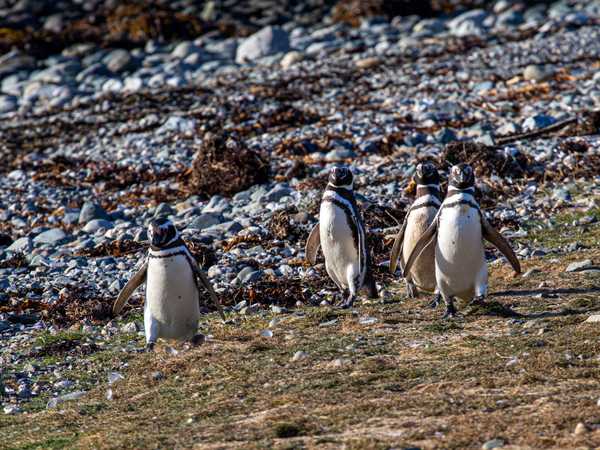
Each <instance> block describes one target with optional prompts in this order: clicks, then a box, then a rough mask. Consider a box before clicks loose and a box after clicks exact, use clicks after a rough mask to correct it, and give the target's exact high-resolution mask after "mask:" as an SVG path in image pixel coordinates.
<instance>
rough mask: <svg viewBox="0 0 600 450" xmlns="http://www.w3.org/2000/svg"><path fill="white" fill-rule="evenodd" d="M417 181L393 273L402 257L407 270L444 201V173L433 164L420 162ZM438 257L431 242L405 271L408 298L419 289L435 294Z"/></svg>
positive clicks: (396, 245)
mask: <svg viewBox="0 0 600 450" xmlns="http://www.w3.org/2000/svg"><path fill="white" fill-rule="evenodd" d="M414 181H415V183H416V185H417V198H416V200H415V202H414V203H413V204H412V205H411V207H410V208H409V209H408V211H407V213H406V217H405V218H404V223H403V224H402V228H401V229H400V232H399V233H398V235H397V236H396V239H395V241H394V246H393V247H392V253H391V256H390V272H391V273H395V272H396V267H397V265H398V259H400V268H401V269H404V266H405V262H406V261H407V260H408V257H409V255H410V253H411V252H412V250H413V248H414V247H415V245H416V243H417V242H418V240H419V238H420V237H421V236H422V235H423V234H424V233H425V231H426V230H427V228H429V226H430V225H431V223H432V222H433V219H434V218H435V216H436V214H437V212H438V209H439V207H440V205H441V204H442V200H441V194H440V176H439V174H438V171H437V169H436V167H435V166H434V165H433V164H432V163H430V162H423V163H420V164H418V165H417V169H416V171H415V175H414ZM434 257H435V246H434V245H429V246H427V247H426V248H425V249H424V250H423V252H422V253H421V254H420V255H419V256H418V258H416V260H415V262H414V264H413V266H412V267H411V269H410V271H409V272H406V271H405V276H406V290H407V295H408V297H411V298H414V297H417V296H418V293H419V292H427V293H433V292H435V291H436V283H435V265H434V264H435V263H434ZM438 301H439V294H437V293H436V296H435V298H434V300H433V302H432V303H431V305H432V306H437V303H438Z"/></svg>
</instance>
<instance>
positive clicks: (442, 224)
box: [113, 162, 521, 350]
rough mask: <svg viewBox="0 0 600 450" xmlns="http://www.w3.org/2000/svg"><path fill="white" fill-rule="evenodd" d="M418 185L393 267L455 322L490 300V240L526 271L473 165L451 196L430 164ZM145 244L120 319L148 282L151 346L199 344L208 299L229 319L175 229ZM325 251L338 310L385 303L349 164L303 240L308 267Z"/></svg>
mask: <svg viewBox="0 0 600 450" xmlns="http://www.w3.org/2000/svg"><path fill="white" fill-rule="evenodd" d="M413 181H414V183H415V185H416V199H415V201H414V203H413V204H412V205H411V206H410V207H409V208H408V210H407V212H406V215H405V219H404V222H403V223H402V225H401V227H400V230H399V232H398V233H397V234H396V236H395V239H394V243H393V246H392V249H391V254H390V264H389V268H390V271H391V272H392V273H395V272H396V269H397V267H398V264H399V266H400V271H401V274H402V277H403V278H404V279H405V281H406V289H407V296H408V297H411V298H414V297H418V296H419V295H420V294H423V293H425V294H432V295H433V296H434V297H433V300H432V301H431V303H430V305H431V306H434V307H435V306H437V305H438V303H439V302H440V300H442V299H443V302H444V304H445V307H446V311H445V313H444V316H443V317H444V318H451V317H453V316H455V315H456V313H457V311H456V307H455V305H454V300H455V299H456V298H458V299H461V300H463V301H466V302H470V303H474V304H482V303H483V302H484V301H485V297H486V295H487V286H488V271H487V263H486V259H485V250H484V245H483V241H484V239H485V240H487V241H489V242H490V243H491V244H493V245H494V246H495V247H496V248H498V250H500V252H502V254H503V255H504V256H505V257H506V258H507V259H508V261H509V263H510V264H511V266H512V267H513V269H514V271H515V272H516V273H517V274H518V273H520V272H521V267H520V264H519V261H518V259H517V257H516V255H515V253H514V252H513V250H512V249H511V247H510V244H509V243H508V242H507V241H506V239H505V238H504V237H503V236H502V235H501V234H500V233H499V232H498V231H497V230H495V229H494V228H493V227H492V226H491V225H490V223H489V222H488V221H487V219H486V218H485V214H484V213H483V211H482V210H481V208H480V207H479V204H478V203H477V201H476V200H475V176H474V173H473V169H472V168H471V166H469V165H468V164H464V163H462V164H457V165H455V166H453V167H452V168H451V169H450V174H449V178H448V190H447V193H446V195H445V198H443V197H442V192H441V186H440V175H439V173H438V170H437V169H436V167H435V166H434V165H433V164H432V163H430V162H423V163H420V164H418V165H417V167H416V170H415V175H414V177H413ZM148 238H149V241H150V248H149V250H148V253H147V255H146V257H145V258H144V260H143V261H142V263H141V265H140V268H139V269H138V271H137V272H136V274H135V275H134V276H133V277H132V278H131V280H129V282H128V283H127V284H126V285H125V287H124V288H123V289H122V290H121V292H120V293H119V295H118V297H117V300H116V301H115V303H114V306H113V314H115V315H116V314H119V313H120V312H121V310H122V308H123V306H124V305H125V303H126V302H127V300H128V299H129V297H131V295H132V294H133V292H134V291H135V289H136V288H137V287H138V286H140V285H141V284H142V283H144V282H145V283H146V302H145V304H144V330H145V336H146V344H147V348H148V349H149V350H151V349H152V348H153V346H154V344H155V343H156V341H157V339H159V338H167V339H178V340H188V341H191V342H192V343H194V344H196V343H199V342H201V341H202V338H203V336H202V335H199V334H197V324H198V319H199V318H200V302H201V300H202V299H203V297H204V296H206V295H207V296H208V298H210V300H211V301H212V303H214V305H215V306H216V308H217V310H218V312H219V313H220V315H221V317H222V318H223V319H225V317H224V314H223V311H222V308H221V305H220V303H219V300H218V299H217V296H216V294H215V291H214V289H213V287H212V285H211V284H210V281H209V280H208V278H207V276H206V275H205V274H204V272H203V271H202V270H201V268H200V267H199V266H198V264H197V263H196V261H195V259H194V257H193V256H192V254H191V253H190V251H189V249H188V248H187V246H186V244H185V243H184V241H183V240H182V239H181V236H180V235H179V232H178V231H177V229H176V227H175V226H174V225H173V223H172V222H170V221H169V220H168V219H165V218H159V219H155V220H153V221H152V222H151V223H150V224H149V226H148ZM319 249H321V250H322V253H323V256H324V260H325V270H326V272H327V274H328V275H329V277H330V278H331V280H332V281H333V283H334V284H335V285H336V286H337V288H338V289H339V293H340V295H341V300H340V307H342V308H350V307H352V306H353V304H354V301H355V300H356V298H357V296H358V295H359V293H360V292H361V291H362V290H364V291H366V293H367V295H368V297H369V298H376V297H378V289H377V286H376V284H375V279H374V277H373V268H372V263H371V255H370V252H369V245H368V240H367V231H366V227H365V223H364V221H363V218H362V215H361V211H360V209H359V207H358V204H357V201H356V198H355V195H354V174H353V173H352V171H351V170H350V169H349V168H348V167H334V168H332V169H331V170H330V172H329V178H328V183H327V186H326V188H325V191H324V193H323V196H322V198H321V203H320V210H319V220H318V222H317V224H316V225H315V226H314V228H313V229H312V230H311V232H310V234H309V236H308V239H307V242H306V247H305V256H306V259H307V261H308V262H309V263H310V264H312V265H314V264H316V261H317V254H318V251H319Z"/></svg>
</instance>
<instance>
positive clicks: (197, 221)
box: [188, 212, 223, 230]
mask: <svg viewBox="0 0 600 450" xmlns="http://www.w3.org/2000/svg"><path fill="white" fill-rule="evenodd" d="M222 222H223V216H222V215H221V214H219V213H217V212H206V213H202V214H200V215H199V216H198V217H195V218H194V219H193V220H192V221H191V222H190V224H189V225H188V228H193V229H195V230H204V229H206V228H209V227H212V226H213V225H218V224H220V223H222Z"/></svg>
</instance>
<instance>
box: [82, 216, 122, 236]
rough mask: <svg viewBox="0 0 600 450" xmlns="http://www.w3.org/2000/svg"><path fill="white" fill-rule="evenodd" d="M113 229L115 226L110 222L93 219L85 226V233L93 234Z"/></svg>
mask: <svg viewBox="0 0 600 450" xmlns="http://www.w3.org/2000/svg"><path fill="white" fill-rule="evenodd" d="M113 227H114V225H113V223H112V222H111V221H110V220H104V219H93V220H90V221H89V222H88V223H86V224H85V226H84V227H83V231H85V232H86V233H90V234H93V233H95V232H97V231H98V230H102V229H104V230H110V229H111V228H113Z"/></svg>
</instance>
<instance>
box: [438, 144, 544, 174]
mask: <svg viewBox="0 0 600 450" xmlns="http://www.w3.org/2000/svg"><path fill="white" fill-rule="evenodd" d="M458 163H468V164H470V165H471V166H472V167H473V170H474V172H475V175H476V176H477V177H489V176H491V175H497V176H500V177H511V178H523V177H525V176H527V175H528V174H529V173H530V172H531V166H532V164H533V160H532V159H531V157H529V156H528V155H525V154H523V153H521V152H518V151H516V150H515V151H504V150H498V149H497V148H495V147H491V146H488V145H484V144H481V143H478V142H466V141H454V142H450V143H449V144H447V145H446V147H445V148H444V151H443V153H442V154H441V155H440V158H439V165H440V167H443V168H445V169H448V168H449V167H450V166H452V165H454V164H458Z"/></svg>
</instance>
